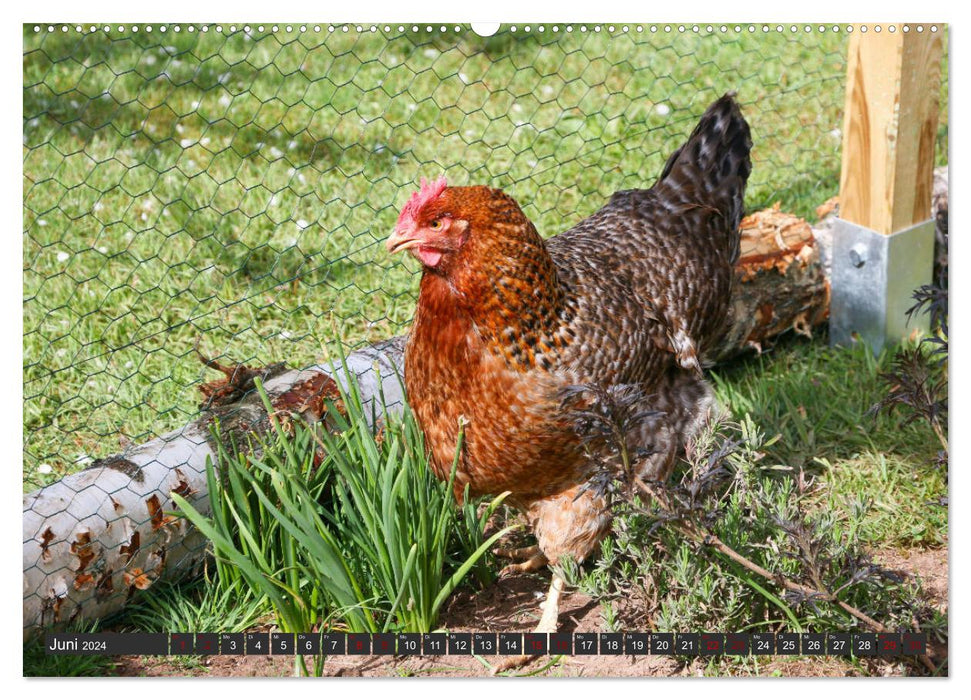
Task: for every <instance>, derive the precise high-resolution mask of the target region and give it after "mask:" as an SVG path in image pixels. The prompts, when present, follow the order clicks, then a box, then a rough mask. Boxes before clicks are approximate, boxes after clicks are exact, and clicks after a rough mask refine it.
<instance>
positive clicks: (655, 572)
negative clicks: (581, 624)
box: [560, 392, 935, 632]
mask: <svg viewBox="0 0 971 700" xmlns="http://www.w3.org/2000/svg"><path fill="white" fill-rule="evenodd" d="M598 396H599V399H598V400H599V401H600V402H602V403H605V404H610V405H605V406H600V407H599V408H598V414H599V415H601V416H603V417H604V420H602V421H600V422H598V423H595V424H591V425H590V429H591V430H594V431H596V432H597V433H599V434H600V435H602V436H605V440H606V441H607V442H608V443H609V442H610V440H611V436H612V435H619V436H621V440H620V441H619V442H618V443H615V445H616V448H615V449H614V450H613V451H611V452H610V453H609V454H611V455H615V456H616V455H621V456H623V455H624V454H625V453H627V452H629V450H628V449H627V446H626V445H624V444H623V436H624V435H625V434H626V433H625V431H617V430H613V431H612V430H610V429H609V424H610V423H611V422H616V423H617V424H618V425H629V424H631V423H632V421H634V420H637V416H634V415H633V414H632V411H634V410H636V408H635V407H636V406H637V405H639V404H640V405H643V404H642V403H641V402H640V401H636V400H632V399H631V398H630V397H629V396H627V395H626V394H623V395H621V394H618V393H617V392H613V393H611V392H600V394H599V395H598ZM618 397H620V398H619V399H618ZM587 413H589V411H588V412H587ZM585 415H586V413H585V414H584V416H585ZM584 416H580V418H581V419H582V418H583V417H584ZM588 423H589V421H588ZM772 442H773V440H766V439H765V436H764V434H763V433H762V432H761V431H760V430H759V429H758V427H757V426H756V425H755V424H754V422H753V421H752V420H751V419H750V418H749V417H747V416H746V417H745V418H744V419H742V420H741V421H739V422H737V423H732V422H729V421H728V420H727V419H725V418H721V419H716V420H713V421H712V422H711V423H710V424H709V425H708V426H707V427H706V428H705V430H704V431H702V433H701V434H700V435H699V436H697V437H696V439H695V440H694V441H693V443H692V444H690V445H689V446H688V450H687V456H686V460H685V464H684V465H683V467H682V471H681V474H680V476H679V478H676V479H675V480H673V482H669V483H658V482H649V483H647V482H644V481H642V480H641V479H639V478H638V477H636V476H633V475H635V474H636V473H637V469H634V468H631V466H630V465H629V464H628V460H627V459H626V458H625V459H614V458H608V459H605V460H602V461H601V465H602V467H603V469H604V478H602V479H600V480H599V481H598V482H597V483H598V488H600V489H602V490H603V492H604V494H605V495H606V496H607V497H608V498H609V499H610V501H611V504H612V505H611V507H612V509H613V512H614V516H615V517H614V525H613V534H612V535H611V536H610V537H609V538H607V539H606V540H605V541H604V542H603V544H602V546H601V552H600V554H601V556H600V558H599V561H597V562H596V563H595V564H594V565H593V567H592V568H589V569H588V570H586V571H584V570H581V569H579V568H578V567H576V566H571V565H561V567H560V568H561V570H562V571H563V573H564V576H565V577H566V578H567V580H568V581H570V582H572V583H574V584H575V585H577V586H579V587H580V588H581V589H582V590H584V591H585V592H587V593H589V594H591V595H593V596H595V597H598V598H600V599H601V600H602V601H603V603H602V614H603V617H604V620H605V622H606V623H607V624H608V625H610V626H614V625H616V624H617V619H618V617H621V618H622V622H623V626H626V627H627V628H630V629H659V630H663V631H681V632H684V631H705V630H710V629H732V630H738V631H753V630H769V631H780V630H789V631H797V632H801V631H806V630H852V629H860V628H863V629H869V630H872V631H887V630H894V629H901V630H903V629H913V628H914V625H915V624H917V623H930V624H935V620H934V615H933V613H932V611H930V610H929V609H927V607H926V606H924V605H923V604H921V602H920V601H919V597H918V593H919V589H918V587H917V586H916V585H915V584H912V583H906V582H904V581H903V580H901V579H900V578H899V577H898V576H896V575H895V574H893V573H892V572H889V571H886V570H884V569H883V568H881V567H880V566H878V565H876V564H875V563H874V562H873V561H872V560H871V559H870V557H869V556H868V554H867V553H866V551H865V549H864V547H863V542H862V541H861V539H860V531H861V527H860V524H861V522H862V520H863V518H864V517H865V514H866V509H865V507H862V506H861V507H858V508H855V509H853V512H852V514H851V516H850V517H846V516H844V515H843V514H842V513H838V512H835V511H832V510H820V509H815V510H810V509H809V508H808V507H807V505H809V504H811V503H812V501H811V499H810V498H809V496H810V495H811V494H812V492H813V490H814V488H815V486H814V484H813V483H812V480H811V479H810V480H807V479H806V477H805V474H804V473H803V472H802V471H801V470H800V471H797V470H794V469H792V468H790V467H785V466H781V465H772V464H766V463H765V462H764V459H765V455H766V450H767V449H768V448H770V447H771V444H772ZM645 545H647V546H645ZM618 606H619V607H620V608H621V609H620V610H619V611H618V609H617V607H618Z"/></svg>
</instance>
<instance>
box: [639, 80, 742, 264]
mask: <svg viewBox="0 0 971 700" xmlns="http://www.w3.org/2000/svg"><path fill="white" fill-rule="evenodd" d="M751 149H752V136H751V133H750V131H749V126H748V123H747V122H746V121H745V118H744V117H743V116H742V112H741V110H740V109H739V106H738V103H737V102H736V101H735V93H734V92H729V93H727V94H725V95H724V96H723V97H721V98H720V99H719V100H718V101H716V102H715V103H714V104H712V105H711V106H710V107H709V108H708V109H707V110H706V111H705V113H704V115H702V117H701V120H700V121H699V122H698V126H696V127H695V130H694V131H693V132H692V133H691V136H690V137H689V138H688V140H687V141H686V142H685V143H684V145H683V146H681V147H680V148H679V149H678V150H676V151H675V152H674V153H672V154H671V157H670V158H668V162H667V164H666V165H665V166H664V170H663V171H662V173H661V177H660V178H659V179H658V183H657V185H656V186H655V187H661V188H665V189H669V191H671V194H672V195H674V198H675V199H678V200H681V201H683V203H685V204H689V203H690V204H699V205H703V206H710V207H714V208H715V209H716V210H717V211H718V212H719V213H720V214H721V215H722V216H723V217H724V218H725V222H726V224H727V227H728V230H729V231H730V235H731V237H732V238H731V243H732V246H733V248H734V253H733V259H735V258H737V257H738V225H739V223H740V222H741V220H742V214H743V210H744V198H745V183H746V181H747V180H748V176H749V174H750V173H751V172H752V161H751V160H750V159H749V153H750V151H751Z"/></svg>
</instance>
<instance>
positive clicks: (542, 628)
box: [492, 574, 563, 675]
mask: <svg viewBox="0 0 971 700" xmlns="http://www.w3.org/2000/svg"><path fill="white" fill-rule="evenodd" d="M562 592H563V579H561V578H560V577H559V576H557V575H556V574H554V575H553V581H552V582H551V583H550V590H549V592H548V593H547V594H546V600H545V601H544V602H543V603H541V604H540V607H541V608H542V609H543V616H542V617H541V618H540V620H539V624H538V625H537V626H536V629H535V630H533V632H540V633H542V632H546V633H548V634H552V633H553V632H556V630H557V628H558V627H559V618H560V594H561V593H562ZM537 658H539V657H538V656H536V655H535V654H534V655H531V656H511V657H509V658H508V659H503V660H502V661H500V662H499V663H498V664H496V665H495V666H493V667H492V675H496V674H498V673H503V672H505V671H512V670H513V669H517V668H522V667H523V666H525V665H526V664H528V663H530V662H531V661H535V660H536V659H537Z"/></svg>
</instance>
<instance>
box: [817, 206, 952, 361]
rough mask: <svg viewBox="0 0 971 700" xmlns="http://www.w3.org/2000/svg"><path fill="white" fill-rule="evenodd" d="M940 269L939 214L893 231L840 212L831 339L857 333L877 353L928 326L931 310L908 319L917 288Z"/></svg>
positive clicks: (837, 341)
mask: <svg viewBox="0 0 971 700" xmlns="http://www.w3.org/2000/svg"><path fill="white" fill-rule="evenodd" d="M933 271H934V220H933V219H929V220H927V221H924V222H922V223H919V224H916V225H914V226H912V227H910V228H907V229H904V230H903V231H898V232H897V233H894V234H891V235H889V236H887V235H884V234H882V233H877V232H876V231H872V230H870V229H868V228H865V227H863V226H858V225H857V224H854V223H851V222H849V221H844V220H843V219H839V218H837V219H836V221H835V225H834V226H833V272H832V278H831V285H832V296H831V298H830V312H829V339H830V344H831V345H850V344H852V343H853V342H854V341H855V340H856V339H857V338H859V339H860V340H863V341H864V342H866V343H867V344H868V345H869V346H870V348H871V349H872V350H873V352H874V354H879V352H880V351H881V350H882V349H883V348H884V346H885V345H888V344H893V343H896V342H899V341H900V340H902V339H904V338H906V337H907V336H908V335H909V334H910V333H912V332H913V331H914V330H920V331H923V332H927V330H928V328H929V325H928V320H927V316H926V315H923V314H921V315H919V316H914V317H913V319H912V320H911V321H910V322H909V323H908V320H907V309H909V308H910V307H911V306H913V305H914V299H913V293H914V290H916V289H917V288H918V287H920V286H921V285H924V284H927V283H929V282H930V281H931V277H932V275H933Z"/></svg>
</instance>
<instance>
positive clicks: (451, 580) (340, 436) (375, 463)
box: [175, 382, 510, 673]
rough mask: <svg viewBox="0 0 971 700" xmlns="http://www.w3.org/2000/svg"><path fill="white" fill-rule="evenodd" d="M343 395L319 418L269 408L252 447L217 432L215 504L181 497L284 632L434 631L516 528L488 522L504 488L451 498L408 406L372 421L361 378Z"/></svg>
mask: <svg viewBox="0 0 971 700" xmlns="http://www.w3.org/2000/svg"><path fill="white" fill-rule="evenodd" d="M259 391H260V392H261V395H262V396H263V399H264V403H265V405H266V408H267V410H268V411H270V412H271V413H272V410H273V409H272V406H271V404H270V402H269V399H268V398H267V396H266V394H265V393H263V390H262V387H261V386H260V387H259ZM341 402H342V404H343V407H344V409H343V411H338V410H337V409H336V407H335V406H333V405H332V406H331V407H330V410H329V412H328V420H327V425H326V426H325V425H321V424H319V425H306V424H303V423H301V422H299V421H295V422H292V423H290V425H289V428H285V427H284V426H283V425H281V423H280V422H279V420H277V419H274V420H273V421H272V422H273V430H272V431H271V433H270V434H269V435H268V436H266V437H265V438H264V439H262V440H261V441H259V442H256V443H253V444H251V445H249V447H248V449H246V450H238V449H236V448H235V447H233V446H231V445H226V444H222V443H221V446H220V448H219V453H218V461H219V465H220V466H219V474H218V475H217V474H216V472H215V469H214V468H213V466H212V464H211V463H210V465H209V468H208V478H209V494H210V501H211V507H212V515H211V516H204V515H202V514H201V513H199V512H198V511H196V510H195V509H193V508H192V507H191V506H190V505H189V504H188V503H187V502H186V501H185V500H184V499H180V498H178V497H175V498H176V502H177V504H178V506H179V507H180V508H181V509H182V510H183V512H184V514H185V516H186V517H187V518H189V520H191V521H192V523H193V524H194V525H195V526H196V527H198V528H199V529H200V530H201V531H202V532H203V533H204V534H205V535H206V536H207V537H209V539H210V540H211V541H212V545H213V550H214V552H215V554H216V559H217V566H218V571H219V580H220V581H221V582H222V583H223V585H226V586H228V587H229V588H230V589H232V590H240V589H242V590H246V589H252V590H253V591H256V592H258V593H259V595H261V596H265V597H266V598H267V599H268V601H269V603H270V605H271V606H272V608H273V610H274V613H275V615H276V620H277V624H278V625H279V626H280V628H281V629H283V630H284V631H288V632H306V631H310V630H312V629H315V628H318V627H319V626H320V625H327V626H331V627H338V628H341V629H346V630H348V631H353V632H387V631H410V632H427V631H430V630H431V629H433V628H434V627H435V625H436V623H437V620H438V615H439V611H440V610H441V607H442V604H443V603H444V602H445V600H446V599H447V598H448V596H449V595H450V594H451V593H452V592H453V591H454V590H455V589H456V587H457V586H459V585H460V584H461V583H462V581H463V580H464V579H465V578H466V577H467V576H468V574H469V573H470V572H472V571H473V570H476V571H477V573H478V574H479V575H480V576H481V575H486V572H487V570H484V569H483V568H482V567H481V565H480V564H481V560H482V558H483V556H484V555H485V553H486V551H487V550H488V549H489V548H490V547H491V546H492V544H494V543H495V542H496V541H497V540H498V539H499V538H500V537H502V536H503V535H505V534H506V533H507V532H508V531H509V529H510V528H507V529H505V530H501V531H499V532H496V533H494V534H492V535H491V536H489V537H487V536H486V534H485V527H486V521H487V520H488V519H489V517H490V516H491V515H492V513H493V512H494V511H495V509H496V508H497V507H498V506H499V504H500V503H501V501H502V497H498V498H496V499H494V500H492V501H491V502H490V503H489V504H488V505H487V507H486V508H484V509H482V512H479V510H478V508H477V506H478V504H476V503H474V502H472V501H471V500H469V499H466V500H465V501H464V504H463V505H462V506H461V507H458V506H456V504H455V502H454V498H453V496H452V484H453V480H454V476H455V471H454V470H455V466H457V461H456V464H455V465H453V471H452V477H451V478H450V479H449V480H448V482H446V483H442V482H440V481H438V479H436V477H435V476H434V474H433V473H432V471H431V470H430V469H429V467H428V456H427V453H426V452H425V449H424V443H423V439H422V435H421V431H420V430H419V428H418V426H417V424H416V423H415V421H414V419H413V418H412V416H411V414H410V412H409V411H408V410H407V408H406V409H405V411H404V413H403V414H402V415H401V416H395V415H385V417H384V422H383V424H382V426H381V427H380V429H378V430H376V429H375V428H374V427H373V426H372V425H371V424H370V423H369V421H368V417H367V414H366V412H365V409H364V407H363V404H362V401H361V397H360V394H359V392H358V389H357V387H356V384H354V383H353V382H352V384H351V387H350V389H349V391H347V392H343V390H342V395H341ZM477 565H479V566H478V569H476V567H477ZM298 663H299V664H303V659H302V657H298ZM322 665H323V658H317V659H315V660H314V672H315V673H320V672H321V670H322ZM299 670H300V671H301V672H303V673H306V672H307V669H306V667H303V666H301V667H299Z"/></svg>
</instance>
